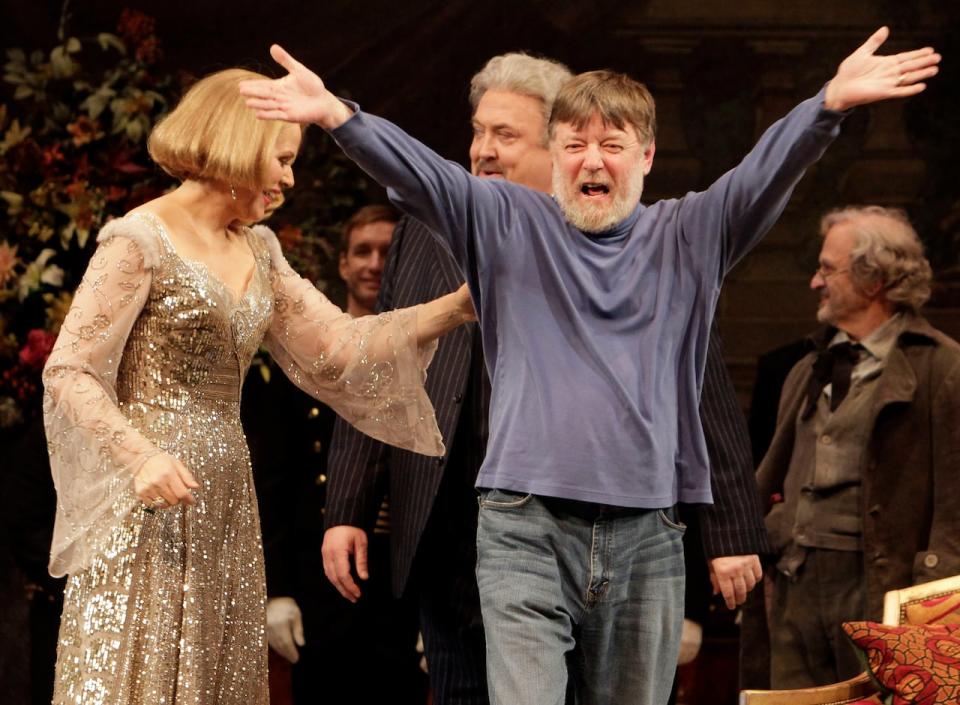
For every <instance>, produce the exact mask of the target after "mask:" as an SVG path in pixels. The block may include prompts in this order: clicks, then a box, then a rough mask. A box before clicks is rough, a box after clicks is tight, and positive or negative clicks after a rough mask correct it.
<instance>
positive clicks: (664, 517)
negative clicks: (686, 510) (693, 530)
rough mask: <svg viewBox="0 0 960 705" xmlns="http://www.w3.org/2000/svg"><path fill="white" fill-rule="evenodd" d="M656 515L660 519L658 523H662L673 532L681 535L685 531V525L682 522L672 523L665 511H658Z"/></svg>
mask: <svg viewBox="0 0 960 705" xmlns="http://www.w3.org/2000/svg"><path fill="white" fill-rule="evenodd" d="M657 515H658V516H659V517H660V521H662V522H663V523H664V524H666V525H667V526H669V527H670V528H671V529H673V530H674V531H679V532H680V533H681V534H682V533H684V532H685V531H686V530H687V525H686V524H684V523H683V522H682V521H674V520H673V519H671V518H670V516H669V515H668V514H667V512H666V510H664V509H658V510H657Z"/></svg>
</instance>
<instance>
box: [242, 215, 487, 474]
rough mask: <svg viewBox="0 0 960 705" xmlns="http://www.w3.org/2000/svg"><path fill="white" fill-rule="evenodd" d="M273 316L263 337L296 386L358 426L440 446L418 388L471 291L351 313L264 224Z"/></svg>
mask: <svg viewBox="0 0 960 705" xmlns="http://www.w3.org/2000/svg"><path fill="white" fill-rule="evenodd" d="M255 231H256V232H258V234H259V235H260V236H261V237H263V238H264V240H265V241H266V243H267V246H268V247H269V249H270V258H271V267H272V271H271V285H272V287H273V296H274V317H273V321H272V323H271V326H270V330H269V331H268V334H267V338H266V340H265V342H266V344H267V348H268V349H269V350H270V354H271V355H272V356H273V358H274V360H276V361H277V363H278V364H279V365H280V366H281V367H282V368H283V370H284V372H285V373H286V374H287V376H288V377H289V378H290V379H291V380H292V381H293V382H294V383H295V384H296V385H297V386H298V387H300V388H301V389H303V390H304V391H305V392H307V393H308V394H310V395H312V396H313V397H315V398H317V399H319V400H321V401H323V402H324V403H326V404H327V405H329V406H330V407H332V408H333V409H334V410H335V411H336V412H337V413H338V414H339V415H340V416H342V417H343V418H345V419H346V420H347V421H349V422H350V423H351V424H353V425H354V426H356V427H357V428H358V429H360V430H361V431H363V432H364V433H366V434H368V435H371V436H373V437H374V438H377V439H378V440H381V441H384V442H385V443H389V444H391V445H396V446H399V447H402V448H407V449H408V450H414V451H416V452H419V453H425V454H427V455H442V454H443V452H444V449H443V443H442V440H441V438H440V432H439V430H438V429H437V423H436V418H435V416H434V412H433V405H432V404H431V403H430V400H429V398H428V397H427V395H426V392H425V391H424V389H423V382H424V378H425V375H426V369H427V366H428V365H429V364H430V360H431V359H432V357H433V352H434V350H435V349H436V343H435V339H436V337H437V336H438V335H440V334H441V333H443V332H446V331H448V330H450V329H452V328H453V327H455V326H457V325H459V324H460V323H461V322H464V321H466V320H473V317H472V307H470V303H469V296H468V295H467V293H466V292H465V291H459V292H454V293H453V294H449V295H447V296H446V297H442V298H441V299H437V300H436V301H433V302H431V303H429V304H424V305H421V306H414V307H411V308H406V309H400V310H398V311H393V312H391V313H386V314H381V315H378V316H362V317H360V318H352V317H351V316H350V315H349V314H347V313H344V312H343V311H341V310H340V309H339V308H337V307H336V306H335V305H334V304H332V303H331V302H330V301H329V300H328V299H327V298H326V297H325V296H324V295H323V294H322V293H321V292H319V291H318V290H317V289H316V288H315V287H314V286H313V285H312V284H311V283H310V282H309V281H307V280H305V279H303V278H302V277H300V276H298V275H297V274H296V273H295V272H294V271H293V270H292V269H291V268H290V265H289V264H288V263H287V261H286V259H285V258H284V257H283V254H282V253H281V251H280V246H279V244H278V243H277V241H276V237H275V236H274V235H273V233H272V232H270V231H269V229H268V228H265V227H263V226H258V227H257V228H256V229H255Z"/></svg>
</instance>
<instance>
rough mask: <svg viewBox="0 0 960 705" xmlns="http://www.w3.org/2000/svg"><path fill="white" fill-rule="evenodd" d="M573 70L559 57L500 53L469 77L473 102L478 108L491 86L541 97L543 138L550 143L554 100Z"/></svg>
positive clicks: (491, 88) (500, 89)
mask: <svg viewBox="0 0 960 705" xmlns="http://www.w3.org/2000/svg"><path fill="white" fill-rule="evenodd" d="M571 78H573V74H572V73H571V72H570V69H568V68H567V67H566V66H564V65H563V64H561V63H560V62H559V61H554V60H552V59H541V58H537V57H535V56H530V55H529V54H524V53H523V52H511V53H509V54H500V55H499V56H495V57H493V58H492V59H490V61H488V62H487V64H486V66H484V67H483V68H482V69H480V71H478V72H477V73H476V74H475V75H474V77H473V78H472V79H471V80H470V105H471V106H472V108H473V111H474V112H476V110H477V106H478V105H479V104H480V99H481V98H483V94H484V93H486V92H487V91H489V90H497V91H510V92H512V93H520V94H521V95H528V96H530V97H531V98H538V99H539V100H540V101H541V103H542V104H543V107H542V109H543V142H544V144H546V143H547V124H548V123H549V122H550V111H551V110H553V101H554V100H555V99H556V97H557V93H559V92H560V88H562V87H563V84H565V83H566V82H567V81H569V80H570V79H571Z"/></svg>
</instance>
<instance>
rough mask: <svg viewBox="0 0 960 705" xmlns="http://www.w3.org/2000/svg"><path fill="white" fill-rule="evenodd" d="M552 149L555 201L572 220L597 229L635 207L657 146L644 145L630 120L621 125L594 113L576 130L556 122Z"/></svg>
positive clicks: (610, 224)
mask: <svg viewBox="0 0 960 705" xmlns="http://www.w3.org/2000/svg"><path fill="white" fill-rule="evenodd" d="M550 150H551V153H552V155H553V195H554V197H555V198H556V199H557V203H559V204H560V208H561V209H562V210H563V213H564V215H565V216H566V218H567V220H568V221H569V222H570V223H571V224H573V225H574V226H575V227H577V228H579V229H580V230H583V231H586V232H592V233H596V232H603V231H604V230H609V229H610V228H612V227H613V226H615V225H616V224H617V223H619V222H621V221H622V220H623V219H624V218H626V217H627V216H628V215H630V213H631V212H632V211H633V209H634V208H636V206H637V204H638V203H639V202H640V196H641V194H642V193H643V177H644V176H646V175H647V174H649V173H650V168H651V167H652V166H653V154H654V151H655V147H654V144H653V143H652V142H651V143H650V144H644V143H643V142H642V141H641V139H640V136H639V135H638V134H637V131H636V129H635V128H634V127H633V126H632V125H624V127H623V129H620V128H618V127H615V126H614V125H608V124H605V123H604V122H603V119H602V118H601V117H600V115H599V114H597V113H594V115H592V116H591V118H590V120H589V121H587V123H586V124H585V125H584V126H583V127H582V128H580V129H578V128H576V127H575V126H574V125H572V124H570V123H559V124H557V125H556V126H555V128H554V134H553V139H552V140H551V143H550Z"/></svg>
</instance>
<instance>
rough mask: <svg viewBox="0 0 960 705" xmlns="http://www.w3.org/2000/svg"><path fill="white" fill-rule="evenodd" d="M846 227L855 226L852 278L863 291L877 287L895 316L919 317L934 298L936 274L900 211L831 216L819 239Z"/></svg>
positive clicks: (859, 210)
mask: <svg viewBox="0 0 960 705" xmlns="http://www.w3.org/2000/svg"><path fill="white" fill-rule="evenodd" d="M842 223H848V224H850V225H851V226H852V227H853V231H854V234H855V236H856V243H855V244H854V246H853V249H852V250H851V251H850V274H851V276H852V278H853V282H854V284H855V285H856V286H857V287H858V288H859V289H860V290H861V291H865V290H869V289H871V288H872V287H875V286H877V285H879V286H880V287H881V288H882V289H883V291H884V294H885V296H886V299H887V301H889V302H890V303H891V304H893V306H894V309H896V310H897V311H907V312H911V313H919V311H920V308H921V307H922V306H923V305H924V304H925V303H926V302H927V299H929V298H930V281H931V280H932V278H933V274H932V272H931V270H930V263H929V262H928V261H927V258H926V257H925V256H924V254H923V244H922V243H921V242H920V238H919V237H918V236H917V231H916V230H914V229H913V226H912V225H911V224H910V221H909V219H908V218H907V214H906V213H905V212H903V211H902V210H900V209H899V208H883V207H882V206H848V207H846V208H838V209H837V210H833V211H830V212H829V213H827V214H826V215H825V216H823V218H822V219H821V221H820V234H821V236H823V237H826V235H827V232H828V231H829V230H830V228H832V227H834V226H835V225H840V224H842Z"/></svg>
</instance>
